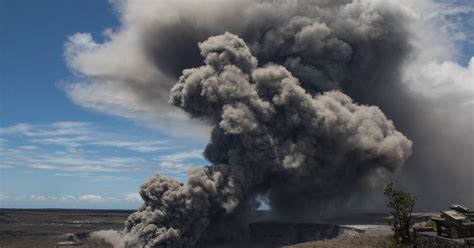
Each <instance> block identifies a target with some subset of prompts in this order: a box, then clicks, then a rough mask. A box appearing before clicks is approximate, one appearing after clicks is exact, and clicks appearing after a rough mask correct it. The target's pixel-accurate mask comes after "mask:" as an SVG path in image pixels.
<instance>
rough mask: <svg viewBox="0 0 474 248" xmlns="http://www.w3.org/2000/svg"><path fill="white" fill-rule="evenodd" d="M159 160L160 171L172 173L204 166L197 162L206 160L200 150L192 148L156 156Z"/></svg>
mask: <svg viewBox="0 0 474 248" xmlns="http://www.w3.org/2000/svg"><path fill="white" fill-rule="evenodd" d="M155 160H157V161H158V167H159V170H160V172H162V173H163V172H165V173H170V174H180V173H185V172H186V171H187V170H188V169H189V168H190V167H195V166H202V164H198V163H196V162H197V161H198V162H201V163H202V162H204V161H205V160H204V157H203V154H202V152H201V151H200V150H190V151H184V152H177V153H172V154H166V155H162V156H160V157H158V158H155Z"/></svg>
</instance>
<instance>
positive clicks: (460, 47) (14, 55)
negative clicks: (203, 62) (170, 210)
mask: <svg viewBox="0 0 474 248" xmlns="http://www.w3.org/2000/svg"><path fill="white" fill-rule="evenodd" d="M445 2H446V1H445ZM449 2H451V3H452V6H454V7H455V6H457V5H467V6H471V7H472V8H474V6H473V5H472V1H471V0H458V1H449ZM454 7H453V9H454V10H455V8H454ZM452 13H454V14H446V15H444V16H443V18H441V19H442V20H441V25H445V23H447V22H449V23H450V24H453V23H454V24H455V25H446V28H447V29H452V30H448V31H446V32H447V33H452V34H458V35H453V37H455V38H453V41H452V42H453V43H454V44H455V45H456V49H457V51H458V52H457V53H456V54H455V56H454V59H455V60H456V61H454V62H455V63H459V64H460V65H461V66H464V67H462V68H461V69H459V70H467V69H466V68H465V67H466V66H468V63H469V61H470V59H471V57H472V56H473V54H474V43H473V40H474V35H473V32H472V30H473V29H474V17H473V15H472V13H473V11H472V9H471V10H469V11H463V10H459V9H458V10H455V11H453V12H452ZM119 15H120V14H119V13H118V12H117V11H116V10H115V9H114V6H113V5H112V4H111V3H110V2H109V1H107V0H0V207H13V208H26V207H27V208H46V207H47V208H50V207H60V208H115V209H116V208H122V209H135V208H136V207H137V206H138V205H139V204H140V202H141V199H140V198H139V196H138V194H137V192H138V189H139V186H140V185H141V184H142V183H143V182H144V181H145V180H146V179H147V178H149V177H150V176H151V175H152V174H154V173H156V172H159V173H161V174H165V175H168V176H173V177H176V178H178V179H179V180H181V181H184V180H185V171H186V169H187V168H189V167H193V166H202V165H206V164H207V161H206V160H204V159H203V158H202V155H201V151H202V150H203V148H204V147H205V144H206V143H207V138H206V133H205V132H204V133H203V135H196V136H186V137H183V136H180V135H176V133H177V132H178V133H180V132H182V130H183V129H182V128H181V129H180V128H179V127H177V128H175V129H173V128H171V129H173V131H160V130H166V127H167V125H168V126H173V125H174V124H176V123H177V122H170V123H168V122H166V121H165V122H163V118H162V119H160V118H161V117H158V118H154V117H150V116H151V115H154V114H156V113H160V114H161V113H167V114H168V112H166V111H168V110H167V109H165V110H163V109H160V110H154V109H153V110H152V111H151V112H150V113H151V115H150V114H147V113H145V114H144V115H140V116H137V113H142V112H146V111H147V110H149V109H150V105H152V104H148V105H146V104H145V105H140V106H138V105H137V106H134V105H133V103H136V101H135V99H134V98H133V97H134V96H133V95H127V94H124V95H118V96H117V97H118V98H117V99H119V100H121V99H125V100H129V102H124V103H122V105H120V103H118V104H117V103H116V102H113V100H114V99H112V101H109V102H107V101H105V102H100V100H101V99H100V98H101V97H103V96H106V94H105V93H104V94H103V95H101V92H99V93H97V92H94V91H100V90H103V89H107V87H108V86H107V84H104V85H105V86H107V87H105V86H104V85H102V86H104V87H105V88H94V87H95V86H97V85H95V84H94V82H87V80H88V79H85V80H86V82H79V83H78V84H75V85H76V86H78V87H77V88H74V89H73V90H72V91H71V89H69V90H68V88H67V87H65V85H71V82H74V81H76V80H78V79H81V80H83V79H84V77H83V76H81V75H78V74H81V73H83V74H85V75H86V76H88V73H92V72H95V71H92V72H91V71H90V70H91V68H88V67H87V65H88V64H89V65H92V67H94V66H96V65H107V63H109V61H107V60H103V61H102V60H101V59H100V58H96V57H93V56H92V57H87V56H83V57H80V56H77V54H73V55H72V56H71V57H70V58H68V57H67V56H66V55H65V50H67V47H68V46H69V47H70V48H71V49H72V51H73V52H74V53H79V54H80V55H83V54H85V55H90V54H88V53H89V52H91V51H92V52H91V54H92V55H94V52H97V53H98V54H99V53H102V54H108V53H109V52H111V51H112V53H115V52H117V51H118V52H122V51H123V50H125V49H118V50H114V49H117V48H124V46H123V45H124V44H125V45H127V44H128V43H127V42H130V41H129V40H128V39H129V38H130V36H129V33H127V32H122V33H121V32H120V27H121V23H120V16H119ZM443 27H444V26H443ZM111 32H112V33H114V32H115V35H112V36H111V35H110V33H111ZM131 34H133V32H132V33H131ZM104 43H108V44H109V45H110V46H101V44H104ZM81 46H85V47H86V49H84V48H83V47H81ZM90 47H92V48H93V50H91V51H89V50H88V49H89V48H90ZM129 47H130V46H127V48H129ZM132 48H133V47H132ZM94 49H95V50H94ZM107 49H109V50H110V51H109V50H107ZM132 50H133V49H132ZM126 52H128V51H125V52H124V53H125V54H127V53H126ZM130 54H131V55H134V54H133V53H132V52H130ZM119 55H120V54H119ZM140 59H141V58H140V57H138V56H137V57H133V56H132V57H130V60H131V61H135V60H137V61H138V62H142V61H141V60H140ZM473 61H474V60H473ZM103 63H105V64H103ZM123 63H124V64H125V66H127V61H123ZM473 63H474V62H473ZM71 67H73V68H71ZM132 67H133V66H132ZM108 69H110V70H111V71H114V70H118V71H120V69H121V68H119V69H117V68H106V69H104V70H108ZM130 70H131V72H130V73H131V74H133V73H137V74H138V75H142V73H141V71H139V70H137V71H133V70H134V68H131V69H130ZM108 72H109V71H106V72H104V74H106V73H108ZM151 75H152V76H155V74H153V73H152V74H151ZM466 75H467V74H466ZM90 86H92V87H90ZM111 89H113V90H116V89H120V88H111ZM90 93H94V94H95V95H90ZM96 93H97V94H96ZM115 93H116V92H112V93H111V94H115ZM114 104H115V105H114ZM111 106H112V107H111ZM135 110H137V111H135ZM170 116H171V117H170V118H171V119H173V118H175V119H174V120H178V121H179V120H181V121H182V122H185V123H187V122H189V120H187V119H182V116H179V115H174V113H172V114H171V115H170ZM164 119H166V118H164ZM155 121H156V122H159V123H160V124H159V126H160V127H161V128H158V129H157V128H154V127H153V125H151V124H150V123H153V122H155ZM163 127H165V128H163ZM196 130H201V129H192V130H191V133H195V132H199V131H196ZM188 131H189V130H188Z"/></svg>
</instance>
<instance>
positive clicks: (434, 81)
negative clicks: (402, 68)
mask: <svg viewBox="0 0 474 248" xmlns="http://www.w3.org/2000/svg"><path fill="white" fill-rule="evenodd" d="M405 76H406V80H407V81H409V82H412V88H413V89H414V90H415V91H417V92H418V93H419V94H422V95H424V96H425V97H426V98H430V99H433V100H443V99H451V100H452V101H455V102H450V103H451V104H453V103H456V104H457V105H458V106H466V105H471V106H470V107H471V109H472V104H474V57H472V58H471V60H470V61H469V64H468V65H467V66H466V67H464V66H462V65H460V64H459V63H456V62H453V61H436V60H433V61H428V62H426V63H423V64H421V63H420V64H417V66H413V67H410V68H409V69H408V70H407V72H406V75H405Z"/></svg>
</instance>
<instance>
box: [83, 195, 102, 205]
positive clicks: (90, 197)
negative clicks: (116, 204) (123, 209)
mask: <svg viewBox="0 0 474 248" xmlns="http://www.w3.org/2000/svg"><path fill="white" fill-rule="evenodd" d="M78 199H79V200H80V201H87V202H95V203H97V202H103V201H104V198H103V197H102V196H100V195H81V196H79V198H78Z"/></svg>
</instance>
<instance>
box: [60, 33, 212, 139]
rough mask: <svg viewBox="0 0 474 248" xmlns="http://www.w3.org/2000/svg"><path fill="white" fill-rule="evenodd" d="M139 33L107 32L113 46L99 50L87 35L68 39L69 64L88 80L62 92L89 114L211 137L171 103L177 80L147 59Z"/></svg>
mask: <svg viewBox="0 0 474 248" xmlns="http://www.w3.org/2000/svg"><path fill="white" fill-rule="evenodd" d="M137 32H141V30H137V29H135V28H126V29H124V30H121V31H119V32H117V33H113V32H111V31H109V32H108V36H109V38H110V40H108V41H106V42H104V43H103V44H97V43H96V42H95V41H94V40H93V39H92V36H91V34H88V33H77V34H75V35H73V36H71V37H69V41H68V42H67V43H66V45H65V57H66V61H67V63H68V65H69V66H70V68H72V70H73V71H75V72H76V73H78V74H80V75H84V76H86V77H87V78H86V79H81V80H80V81H78V82H76V83H74V84H69V85H66V86H64V89H65V90H66V92H67V93H68V95H69V97H70V98H71V100H72V101H73V102H75V103H76V104H79V105H81V106H84V107H86V108H90V109H94V110H97V111H100V112H104V113H107V114H111V115H116V116H121V117H125V118H129V119H132V120H138V121H140V122H142V123H143V124H145V125H147V126H150V127H154V128H162V129H164V128H165V127H166V128H167V129H168V130H170V131H172V133H174V134H176V135H185V136H192V137H207V136H208V133H209V128H208V127H207V126H205V125H203V124H202V123H199V122H198V121H196V120H190V119H189V118H188V117H186V115H185V114H184V113H183V112H181V111H180V110H178V109H176V108H173V107H171V106H170V105H169V104H168V103H167V100H168V94H169V93H168V92H169V88H170V87H171V85H172V84H173V83H174V81H175V79H173V78H169V77H167V76H165V75H164V74H163V73H161V72H160V71H159V70H158V69H157V68H156V67H155V66H153V64H152V63H151V62H150V61H149V59H147V58H146V56H145V54H144V51H143V50H142V48H141V45H140V44H141V42H142V41H141V40H139V39H140V37H141V35H138V33H137ZM150 85H154V86H153V87H150ZM133 88H135V89H134V90H132V89H133ZM142 88H143V89H142ZM150 88H151V89H152V90H150ZM137 91H150V92H145V93H144V94H150V97H149V98H147V99H143V96H142V95H140V94H136V92H137ZM186 122H190V123H191V125H189V123H186ZM184 123H186V124H184ZM190 127H192V128H191V129H190Z"/></svg>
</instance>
